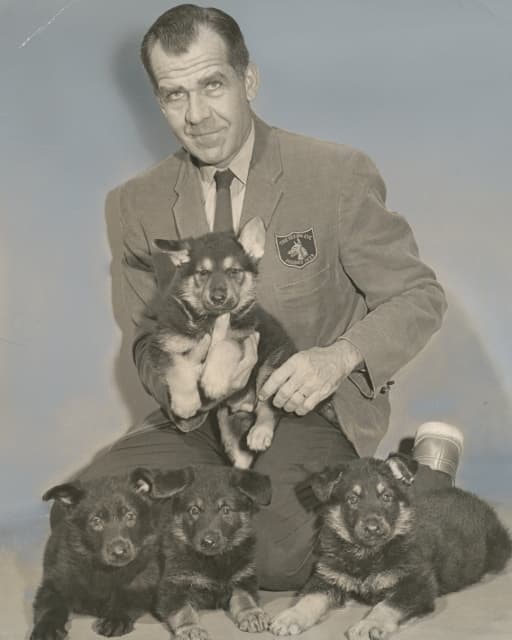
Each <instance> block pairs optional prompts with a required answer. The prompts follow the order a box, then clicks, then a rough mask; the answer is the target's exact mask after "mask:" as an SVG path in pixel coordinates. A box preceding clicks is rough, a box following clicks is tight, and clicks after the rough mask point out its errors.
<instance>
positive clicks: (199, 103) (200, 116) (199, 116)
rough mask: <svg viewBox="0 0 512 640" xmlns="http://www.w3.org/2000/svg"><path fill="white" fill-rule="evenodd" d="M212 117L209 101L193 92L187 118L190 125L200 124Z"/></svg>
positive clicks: (189, 99) (189, 100) (189, 101)
mask: <svg viewBox="0 0 512 640" xmlns="http://www.w3.org/2000/svg"><path fill="white" fill-rule="evenodd" d="M209 115H210V107H209V105H208V100H207V98H205V97H204V96H202V95H201V94H200V93H199V92H197V91H191V92H190V94H189V98H188V106H187V112H186V114H185V118H186V120H187V122H188V123H189V124H199V123H200V122H202V121H203V120H205V119H206V118H207V117H208V116H209Z"/></svg>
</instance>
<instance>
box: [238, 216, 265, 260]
mask: <svg viewBox="0 0 512 640" xmlns="http://www.w3.org/2000/svg"><path fill="white" fill-rule="evenodd" d="M237 239H238V242H239V243H240V244H241V245H242V247H243V249H244V251H245V253H246V254H247V255H248V256H249V257H250V258H252V259H253V260H260V259H261V258H262V257H263V254H264V252H265V225H264V224H263V220H262V219H261V218H259V217H258V216H256V217H255V218H251V219H250V220H249V222H247V223H246V224H245V225H244V226H243V227H242V229H241V230H240V233H239V234H238V238H237Z"/></svg>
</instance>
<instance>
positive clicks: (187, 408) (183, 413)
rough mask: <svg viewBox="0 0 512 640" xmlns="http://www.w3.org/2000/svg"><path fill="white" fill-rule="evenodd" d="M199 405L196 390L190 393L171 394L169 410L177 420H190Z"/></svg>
mask: <svg viewBox="0 0 512 640" xmlns="http://www.w3.org/2000/svg"><path fill="white" fill-rule="evenodd" d="M201 405H202V403H201V397H200V395H199V392H198V391H197V389H196V390H194V391H191V392H190V393H176V391H175V392H174V393H171V410H172V412H173V413H174V414H175V415H177V416H178V418H185V419H187V418H191V417H192V416H194V415H195V414H196V413H197V412H198V411H199V409H200V408H201Z"/></svg>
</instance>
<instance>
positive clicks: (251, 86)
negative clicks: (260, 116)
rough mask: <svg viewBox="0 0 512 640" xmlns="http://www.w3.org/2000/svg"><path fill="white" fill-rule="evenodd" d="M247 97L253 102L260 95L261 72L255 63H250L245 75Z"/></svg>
mask: <svg viewBox="0 0 512 640" xmlns="http://www.w3.org/2000/svg"><path fill="white" fill-rule="evenodd" d="M244 83H245V95H246V96H247V100H249V102H251V101H252V100H254V98H255V97H256V96H257V94H258V89H259V88H260V72H259V69H258V67H257V66H256V65H255V64H254V62H249V64H248V65H247V69H246V70H245V74H244Z"/></svg>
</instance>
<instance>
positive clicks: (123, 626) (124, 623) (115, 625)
mask: <svg viewBox="0 0 512 640" xmlns="http://www.w3.org/2000/svg"><path fill="white" fill-rule="evenodd" d="M93 628H94V631H96V633H97V634H99V635H100V636H106V637H107V638H113V637H114V636H124V635H125V634H126V633H130V631H133V620H132V619H131V618H123V617H119V618H99V619H98V620H96V621H95V623H94V624H93Z"/></svg>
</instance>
